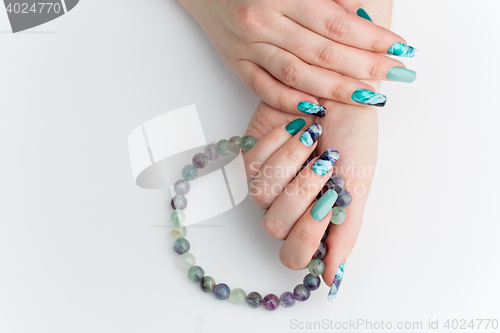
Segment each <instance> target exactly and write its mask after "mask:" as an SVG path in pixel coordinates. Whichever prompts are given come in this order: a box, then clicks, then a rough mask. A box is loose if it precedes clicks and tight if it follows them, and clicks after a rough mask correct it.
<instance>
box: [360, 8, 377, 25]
mask: <svg viewBox="0 0 500 333" xmlns="http://www.w3.org/2000/svg"><path fill="white" fill-rule="evenodd" d="M356 14H357V15H358V16H359V17H362V18H364V19H365V20H368V21H370V22H373V20H372V18H371V17H370V15H368V13H367V12H366V10H364V9H363V8H360V9H358V11H357V12H356Z"/></svg>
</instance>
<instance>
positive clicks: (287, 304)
mask: <svg viewBox="0 0 500 333" xmlns="http://www.w3.org/2000/svg"><path fill="white" fill-rule="evenodd" d="M280 305H281V306H282V307H284V308H291V307H292V306H294V305H295V297H294V296H293V294H292V293H291V292H289V291H285V292H284V293H283V294H281V296H280Z"/></svg>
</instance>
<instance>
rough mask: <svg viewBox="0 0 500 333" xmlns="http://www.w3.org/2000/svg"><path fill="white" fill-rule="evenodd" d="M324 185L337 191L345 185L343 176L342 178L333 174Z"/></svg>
mask: <svg viewBox="0 0 500 333" xmlns="http://www.w3.org/2000/svg"><path fill="white" fill-rule="evenodd" d="M326 186H327V187H328V188H329V189H332V190H334V191H335V192H337V193H339V192H340V191H341V190H342V188H344V186H345V180H344V178H342V176H340V175H335V174H334V175H332V176H331V177H330V179H329V180H328V181H327V182H326Z"/></svg>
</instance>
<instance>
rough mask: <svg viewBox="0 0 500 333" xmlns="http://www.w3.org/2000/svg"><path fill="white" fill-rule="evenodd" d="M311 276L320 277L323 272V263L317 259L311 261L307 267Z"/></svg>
mask: <svg viewBox="0 0 500 333" xmlns="http://www.w3.org/2000/svg"><path fill="white" fill-rule="evenodd" d="M307 269H309V273H311V274H312V275H321V274H323V272H324V271H325V263H324V262H323V261H321V260H319V259H313V260H311V262H310V263H309V265H308V266H307Z"/></svg>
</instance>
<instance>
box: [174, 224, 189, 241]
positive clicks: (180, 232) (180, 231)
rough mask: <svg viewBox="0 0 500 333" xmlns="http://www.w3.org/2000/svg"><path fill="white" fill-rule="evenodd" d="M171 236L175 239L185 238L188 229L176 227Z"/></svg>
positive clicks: (181, 226)
mask: <svg viewBox="0 0 500 333" xmlns="http://www.w3.org/2000/svg"><path fill="white" fill-rule="evenodd" d="M170 234H171V235H172V237H174V238H175V239H178V238H184V237H186V235H187V228H186V227H185V226H183V225H174V227H173V228H172V231H171V232H170Z"/></svg>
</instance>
